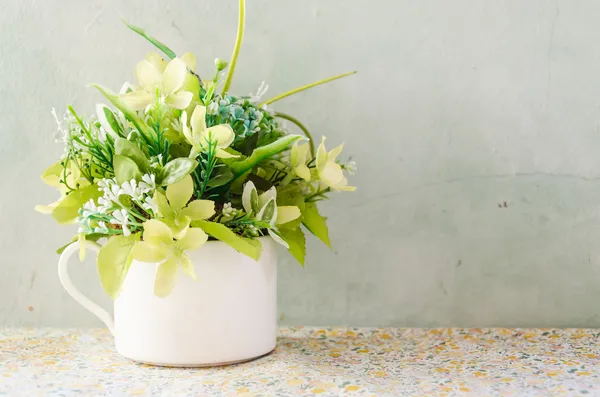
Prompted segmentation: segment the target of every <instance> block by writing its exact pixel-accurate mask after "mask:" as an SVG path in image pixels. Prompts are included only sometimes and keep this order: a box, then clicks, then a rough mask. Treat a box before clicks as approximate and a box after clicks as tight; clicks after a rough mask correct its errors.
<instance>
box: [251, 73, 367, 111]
mask: <svg viewBox="0 0 600 397" xmlns="http://www.w3.org/2000/svg"><path fill="white" fill-rule="evenodd" d="M354 73H356V72H348V73H342V74H340V75H337V76H333V77H329V78H326V79H323V80H319V81H315V82H314V83H310V84H306V85H303V86H302V87H298V88H295V89H293V90H291V91H288V92H284V93H283V94H279V95H277V96H276V97H274V98H271V99H269V100H268V101H264V102H263V103H261V104H260V105H259V107H261V106H263V105H270V104H271V103H273V102H276V101H278V100H280V99H283V98H286V97H289V96H290V95H294V94H297V93H299V92H302V91H305V90H308V89H309V88H313V87H316V86H318V85H321V84H325V83H329V82H330V81H333V80H337V79H341V78H342V77H346V76H350V75H352V74H354Z"/></svg>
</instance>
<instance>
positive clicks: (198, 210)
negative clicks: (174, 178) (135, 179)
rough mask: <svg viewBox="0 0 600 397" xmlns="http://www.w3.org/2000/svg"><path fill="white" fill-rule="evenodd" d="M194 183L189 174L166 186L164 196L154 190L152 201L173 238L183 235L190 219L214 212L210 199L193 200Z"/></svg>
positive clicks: (209, 215)
mask: <svg viewBox="0 0 600 397" xmlns="http://www.w3.org/2000/svg"><path fill="white" fill-rule="evenodd" d="M193 194H194V183H193V181H192V177H191V176H189V175H188V176H186V177H185V178H183V179H182V180H181V181H179V182H177V183H174V184H172V185H169V186H167V189H166V196H165V195H163V194H162V193H161V192H159V191H156V193H155V195H154V202H155V203H156V205H157V207H158V213H159V216H160V218H161V220H162V221H163V222H164V223H165V224H166V225H168V226H169V227H170V228H171V230H172V233H173V235H174V236H175V238H180V237H181V236H183V235H185V232H186V230H187V229H188V227H189V226H190V222H191V221H199V220H205V219H208V218H210V217H211V216H213V215H214V214H215V203H214V201H211V200H194V201H192V202H189V201H190V199H191V198H192V195H193Z"/></svg>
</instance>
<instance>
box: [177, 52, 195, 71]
mask: <svg viewBox="0 0 600 397" xmlns="http://www.w3.org/2000/svg"><path fill="white" fill-rule="evenodd" d="M181 60H182V61H183V63H185V66H187V68H188V69H189V70H191V71H195V70H196V56H195V55H194V54H192V53H191V52H186V53H185V54H183V55H182V56H181Z"/></svg>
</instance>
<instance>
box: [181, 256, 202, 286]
mask: <svg viewBox="0 0 600 397" xmlns="http://www.w3.org/2000/svg"><path fill="white" fill-rule="evenodd" d="M181 271H182V272H183V274H186V275H188V276H190V277H191V278H192V280H198V276H196V272H195V271H194V264H193V263H192V261H190V258H188V256H187V255H186V254H182V255H181Z"/></svg>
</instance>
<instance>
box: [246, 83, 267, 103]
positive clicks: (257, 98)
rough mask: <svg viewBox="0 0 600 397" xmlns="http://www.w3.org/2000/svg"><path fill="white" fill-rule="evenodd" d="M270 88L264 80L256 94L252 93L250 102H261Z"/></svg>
mask: <svg viewBox="0 0 600 397" xmlns="http://www.w3.org/2000/svg"><path fill="white" fill-rule="evenodd" d="M268 89H269V86H268V85H267V84H265V82H264V81H262V82H261V83H260V86H259V87H258V90H257V91H256V94H252V93H251V94H250V102H253V103H258V102H260V99H261V98H262V97H263V95H265V94H266V92H267V90H268Z"/></svg>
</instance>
